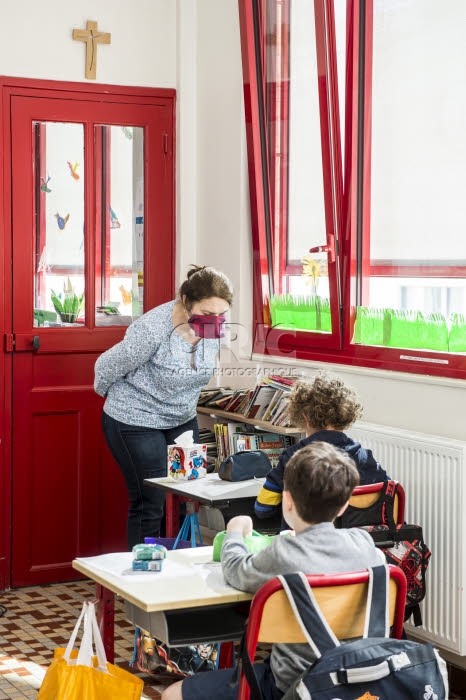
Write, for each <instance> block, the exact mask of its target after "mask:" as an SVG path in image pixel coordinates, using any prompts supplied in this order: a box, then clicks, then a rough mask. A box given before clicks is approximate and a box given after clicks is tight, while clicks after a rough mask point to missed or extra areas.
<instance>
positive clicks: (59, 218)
mask: <svg viewBox="0 0 466 700" xmlns="http://www.w3.org/2000/svg"><path fill="white" fill-rule="evenodd" d="M55 216H56V218H57V224H58V228H59V229H60V231H63V229H64V228H65V226H66V224H67V223H68V219H69V218H70V215H69V214H67V215H66V216H65V218H63V216H60V214H58V212H57V214H55Z"/></svg>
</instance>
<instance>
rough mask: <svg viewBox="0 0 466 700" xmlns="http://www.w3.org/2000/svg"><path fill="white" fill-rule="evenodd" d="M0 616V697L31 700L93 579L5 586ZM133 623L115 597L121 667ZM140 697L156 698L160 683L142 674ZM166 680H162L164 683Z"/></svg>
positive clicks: (66, 637)
mask: <svg viewBox="0 0 466 700" xmlns="http://www.w3.org/2000/svg"><path fill="white" fill-rule="evenodd" d="M0 595H1V603H2V604H3V605H5V606H6V608H7V613H6V614H5V615H4V616H3V617H0V700H16V698H28V699H29V700H34V698H36V697H37V692H38V689H39V687H40V684H41V682H42V679H43V677H44V675H45V672H46V670H47V667H48V666H49V665H50V663H51V661H52V658H53V650H54V649H55V648H56V647H65V646H66V645H67V643H68V640H69V637H70V634H71V631H72V629H73V627H74V625H75V622H76V620H77V618H78V615H79V613H80V610H81V606H82V603H83V600H92V599H93V598H94V583H93V582H91V581H77V582H72V583H66V584H52V585H48V586H37V587H33V588H21V589H18V590H14V591H7V592H4V593H2V594H0ZM133 638H134V627H133V626H132V625H131V624H130V623H129V622H127V621H126V620H125V618H124V610H123V602H122V601H121V600H118V599H117V601H116V602H115V663H116V664H117V665H118V666H120V667H121V668H124V669H125V670H127V671H130V672H131V673H133V671H132V670H131V669H129V661H130V660H131V657H132V652H133ZM136 675H138V676H139V677H141V678H142V679H143V680H144V683H145V685H144V695H143V697H144V698H145V699H146V700H156V699H157V698H160V694H161V692H162V691H163V690H164V688H165V687H166V686H165V684H164V683H163V682H161V681H159V680H157V679H154V678H152V677H150V676H148V675H147V674H142V673H137V674H136ZM168 682H169V681H167V683H168Z"/></svg>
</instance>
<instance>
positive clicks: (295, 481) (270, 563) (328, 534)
mask: <svg viewBox="0 0 466 700" xmlns="http://www.w3.org/2000/svg"><path fill="white" fill-rule="evenodd" d="M358 482H359V475H358V471H357V469H356V467H355V465H354V462H353V460H352V459H351V457H349V456H348V454H346V453H345V452H343V451H342V450H338V449H336V448H335V447H333V446H332V445H329V444H328V443H325V442H315V443H313V444H312V445H309V446H307V447H304V448H303V449H302V450H299V452H297V453H296V454H295V455H293V457H292V458H291V459H290V461H289V462H288V464H287V467H286V472H285V482H284V490H283V502H282V508H283V515H284V517H285V519H286V521H287V522H288V523H289V524H290V526H291V527H292V528H293V529H294V531H295V537H291V536H283V537H280V536H277V537H275V538H274V539H273V541H272V543H271V545H270V546H269V547H266V548H265V549H263V550H261V551H260V552H257V553H256V554H249V552H248V550H247V548H246V546H245V544H244V540H243V536H244V535H250V534H251V532H252V521H251V518H250V517H249V516H244V515H239V516H237V517H235V518H233V519H232V520H230V522H229V523H228V526H227V535H226V537H225V539H224V542H223V547H222V554H221V561H222V569H223V574H224V576H225V580H226V581H227V583H229V584H230V585H231V586H234V587H235V588H239V589H240V590H243V591H249V592H251V593H254V592H255V591H257V590H258V589H259V588H260V587H261V586H262V585H263V584H264V583H266V582H267V581H269V580H270V579H271V578H273V577H274V576H278V575H279V574H287V573H294V572H298V571H303V572H304V573H306V574H332V573H342V572H346V571H354V570H361V569H366V568H368V567H370V566H376V565H378V564H383V563H385V558H384V556H383V554H382V552H380V551H379V550H377V549H376V548H375V545H374V543H373V541H372V538H371V536H370V535H369V534H368V533H367V532H365V531H364V530H360V529H358V528H351V529H348V530H346V529H341V530H337V529H336V528H335V527H334V526H333V520H334V519H335V518H336V517H337V516H338V515H341V513H343V511H344V510H345V508H346V506H347V505H348V500H349V498H350V496H351V492H352V491H353V489H354V487H355V486H356V485H357V484H358ZM310 651H311V650H310V647H309V646H308V645H307V644H291V645H287V644H276V645H274V646H273V647H272V653H271V655H270V657H269V658H268V659H266V660H265V661H264V663H261V664H255V665H254V670H255V673H256V676H257V679H258V682H259V685H260V687H261V690H262V693H263V696H264V698H266V700H276V699H277V700H278V699H279V698H281V697H282V695H283V694H284V692H285V691H286V690H287V689H288V688H289V687H290V685H291V684H292V683H293V681H295V680H296V678H297V677H298V676H299V675H300V674H301V673H302V672H303V671H304V670H305V669H306V668H308V666H309V665H310V664H311V663H312V661H313V660H314V659H313V658H312V656H311V653H310ZM232 674H233V671H232V670H231V669H226V670H222V671H211V672H208V673H200V674H198V675H196V676H190V677H189V678H185V679H184V680H183V681H180V682H178V683H175V684H173V685H172V686H170V687H169V688H167V689H166V690H165V691H164V692H163V694H162V700H219V699H220V700H234V699H236V698H237V694H238V684H233V683H232V682H231V681H232Z"/></svg>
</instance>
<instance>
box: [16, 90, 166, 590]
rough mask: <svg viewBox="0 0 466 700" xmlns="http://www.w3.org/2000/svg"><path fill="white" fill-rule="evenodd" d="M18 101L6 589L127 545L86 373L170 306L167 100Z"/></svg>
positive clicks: (119, 495)
mask: <svg viewBox="0 0 466 700" xmlns="http://www.w3.org/2000/svg"><path fill="white" fill-rule="evenodd" d="M25 92H26V94H24V93H23V94H20V95H18V94H11V95H10V105H11V112H10V113H11V134H12V141H11V169H12V196H11V201H12V209H11V214H12V216H11V221H12V225H11V234H12V257H13V266H12V270H13V275H12V315H11V316H12V328H11V334H10V333H7V335H6V347H7V350H9V351H10V353H11V354H10V355H9V356H8V357H9V358H11V371H12V403H13V408H12V431H13V436H12V576H11V584H12V586H14V587H16V586H23V585H31V584H39V583H47V582H57V581H65V580H70V579H73V578H76V572H74V571H73V569H72V568H71V561H72V559H73V558H75V557H76V556H90V555H94V554H98V553H101V552H105V551H116V550H124V549H126V535H125V526H126V509H127V497H126V492H125V489H124V484H123V480H122V478H121V476H120V473H119V471H118V468H117V467H116V465H115V464H114V463H113V461H112V459H111V457H110V455H109V452H108V450H107V448H106V446H105V444H104V440H103V436H102V431H101V427H100V419H101V412H102V399H100V397H98V396H97V395H96V394H95V393H94V391H93V367H94V363H95V361H96V359H97V357H98V355H99V354H100V353H101V352H103V351H104V350H105V349H107V348H108V347H110V346H111V345H113V344H114V343H115V342H118V341H119V340H120V339H121V338H122V336H123V334H124V332H125V329H126V326H127V325H128V324H129V323H131V321H132V319H134V317H137V316H138V315H140V314H141V313H143V312H144V311H147V310H148V309H149V308H152V307H153V306H155V305H156V304H159V303H162V302H164V301H167V300H168V299H170V298H171V296H172V290H173V277H172V270H173V268H174V257H173V256H174V244H173V242H174V185H173V182H174V173H173V162H174V161H173V114H174V109H173V108H174V104H173V102H174V99H173V96H171V97H170V96H168V97H162V98H159V99H154V96H152V97H146V98H145V99H142V100H141V99H139V100H137V99H136V98H134V97H133V98H128V97H127V96H117V97H116V98H115V97H113V98H112V97H111V96H109V95H108V94H105V95H101V96H97V95H94V94H92V95H91V96H88V95H87V96H86V95H83V94H82V93H76V95H71V94H70V95H69V94H66V93H63V94H59V95H57V97H55V96H52V97H51V96H50V95H51V94H50V92H48V93H47V94H45V95H41V96H39V97H37V96H36V95H37V91H36V92H35V93H34V94H32V91H29V94H28V91H25ZM146 92H147V93H150V92H151V91H146ZM154 92H155V91H154ZM166 92H167V93H169V92H170V91H166ZM128 101H129V102H131V104H128ZM148 263H151V264H148Z"/></svg>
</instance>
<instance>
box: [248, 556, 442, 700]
mask: <svg viewBox="0 0 466 700" xmlns="http://www.w3.org/2000/svg"><path fill="white" fill-rule="evenodd" d="M279 578H280V579H281V580H282V583H283V586H284V588H285V591H286V594H287V596H288V599H289V601H290V603H291V605H292V607H293V611H294V614H295V615H296V618H297V620H298V622H299V624H300V626H301V628H302V629H305V630H306V631H307V637H308V639H309V640H310V641H309V643H310V644H311V646H312V648H313V649H314V653H317V657H318V658H317V660H316V661H315V662H314V664H313V665H312V666H311V668H310V669H309V670H307V671H306V672H305V673H304V674H303V676H301V677H300V678H299V679H298V680H297V681H295V683H294V684H293V685H292V686H291V688H290V689H289V690H288V691H287V692H286V693H285V695H284V696H283V700H298V699H299V700H311V698H312V700H336V698H338V700H355V698H358V699H359V700H363V698H364V699H365V698H368V699H369V698H374V699H375V698H394V699H395V698H396V700H414V699H416V700H419V698H423V699H424V700H447V698H448V678H447V669H446V663H445V661H444V660H443V659H441V658H440V656H439V655H438V652H437V651H436V649H434V647H433V645H432V644H418V643H416V642H410V641H408V640H405V639H390V638H389V637H388V633H389V623H388V615H387V614H386V611H387V606H388V569H387V567H385V566H377V567H374V568H373V569H372V570H371V578H370V582H369V587H368V591H369V592H368V601H367V608H366V624H365V635H364V637H363V638H361V639H358V640H355V641H349V642H345V643H343V644H340V642H339V641H338V639H337V638H336V637H335V635H334V634H333V632H332V630H331V629H330V628H329V626H328V625H327V622H326V620H325V618H324V617H323V615H322V612H321V610H320V608H319V606H318V604H317V602H316V600H315V598H314V595H313V593H312V590H311V588H310V586H309V583H308V581H307V579H306V577H305V576H304V574H299V573H298V574H288V575H286V576H280V577H279ZM252 697H254V696H252Z"/></svg>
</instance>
